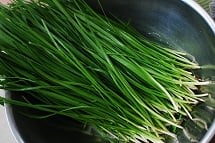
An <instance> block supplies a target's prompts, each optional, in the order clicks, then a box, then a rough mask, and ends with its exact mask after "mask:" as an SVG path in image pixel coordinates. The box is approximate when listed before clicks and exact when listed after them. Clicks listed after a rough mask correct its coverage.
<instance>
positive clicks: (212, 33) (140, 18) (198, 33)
mask: <svg viewBox="0 0 215 143" xmlns="http://www.w3.org/2000/svg"><path fill="white" fill-rule="evenodd" d="M87 2H88V3H89V4H90V5H91V6H92V7H93V8H94V9H95V10H97V11H98V12H101V8H100V6H99V5H98V3H97V1H96V0H87ZM100 2H101V5H102V6H103V9H104V10H105V13H106V15H107V16H110V17H112V18H113V17H118V18H120V19H121V20H123V21H125V22H130V23H131V25H133V26H134V27H135V28H136V29H137V30H138V31H140V32H141V33H142V34H143V35H145V36H147V37H149V38H154V39H156V40H158V41H161V42H164V43H167V44H170V45H172V47H174V48H175V49H178V50H180V51H185V52H187V53H190V54H191V55H193V56H194V57H195V60H196V61H197V62H198V63H199V64H200V65H209V64H210V65H215V25H214V23H213V21H212V19H211V18H210V17H209V16H208V15H207V13H206V12H205V11H204V10H203V9H202V8H201V7H200V6H198V5H197V4H196V3H195V2H193V1H192V0H100ZM101 13H102V12H101ZM199 74H200V75H201V76H202V77H203V78H206V79H211V80H214V75H215V73H214V70H201V71H200V73H199ZM204 90H205V91H207V92H209V93H210V94H211V97H212V98H211V99H208V102H207V103H203V104H201V105H199V106H198V107H196V108H197V109H196V112H194V113H193V115H194V117H196V118H198V119H203V120H205V121H206V124H207V126H208V128H209V127H211V128H209V130H207V129H204V128H202V127H199V126H198V124H197V123H195V122H192V121H189V120H188V121H187V122H185V123H184V127H185V129H186V130H187V132H189V134H190V135H189V136H187V135H186V134H185V133H184V132H183V131H182V132H181V133H179V134H178V140H179V142H181V143H191V142H192V141H197V142H201V141H202V143H208V142H209V140H210V139H211V137H212V136H213V134H214V132H215V127H213V125H212V123H213V120H214V117H215V110H214V108H213V105H215V102H213V98H214V94H215V87H214V86H213V85H212V86H210V87H208V88H207V89H204ZM7 94H9V93H7ZM14 95H15V94H14V93H12V94H10V96H11V97H12V98H14V97H15V96H14ZM20 110H26V109H22V108H20V107H10V106H9V107H7V111H8V118H9V122H10V124H11V128H12V131H13V132H14V134H15V136H16V138H17V140H18V143H104V141H102V140H101V139H100V138H99V137H97V133H96V131H95V130H94V129H93V128H91V127H85V126H84V125H82V124H79V123H77V122H76V121H73V120H71V119H68V118H65V117H59V116H53V117H50V118H48V119H39V120H38V119H31V118H28V117H25V116H23V115H22V114H20V113H19V112H18V111H20ZM206 133H207V134H206ZM206 135H207V136H206ZM169 142H176V141H169Z"/></svg>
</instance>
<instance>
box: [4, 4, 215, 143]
mask: <svg viewBox="0 0 215 143" xmlns="http://www.w3.org/2000/svg"><path fill="white" fill-rule="evenodd" d="M181 2H183V3H184V4H186V5H187V6H188V7H190V8H191V9H192V10H194V11H195V12H196V13H197V14H198V15H199V16H201V17H202V18H203V19H204V21H205V22H206V23H207V24H208V26H209V28H210V30H211V31H212V32H213V34H214V35H215V22H214V20H213V19H212V17H211V16H210V15H209V14H208V13H207V12H206V11H205V10H204V9H203V8H202V7H201V6H200V5H199V4H198V3H197V2H196V1H194V0H181ZM3 92H4V93H3V96H4V97H7V98H8V97H10V92H9V91H5V90H4V91H3ZM5 114H6V119H7V123H8V125H9V128H10V131H11V133H12V135H13V136H14V138H15V141H16V142H17V143H25V142H24V141H23V139H22V137H21V135H20V133H19V132H18V129H17V126H16V124H15V120H14V118H13V114H12V108H11V107H10V106H9V105H7V104H6V105H5ZM214 135H215V119H214V121H213V122H212V124H211V126H210V127H209V129H208V131H207V132H206V134H205V135H204V137H203V138H202V139H201V141H200V143H209V142H210V141H211V139H212V138H213V137H214Z"/></svg>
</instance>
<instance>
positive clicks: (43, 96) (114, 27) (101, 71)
mask: <svg viewBox="0 0 215 143" xmlns="http://www.w3.org/2000/svg"><path fill="white" fill-rule="evenodd" d="M0 50H1V52H0V75H1V77H2V79H1V83H0V84H1V88H2V89H5V90H8V91H21V92H26V93H28V94H29V95H31V97H34V98H35V99H36V100H38V101H39V102H38V103H32V102H31V101H30V100H27V99H25V101H26V102H20V101H15V100H10V99H5V98H0V100H1V102H2V103H11V104H16V105H20V106H24V107H26V108H27V107H28V108H34V109H38V110H42V111H47V115H55V114H60V115H64V116H68V117H71V118H73V119H75V120H78V121H80V122H82V123H85V124H88V125H91V126H94V127H96V128H97V129H98V131H100V133H101V135H103V136H105V137H107V138H109V139H110V140H111V139H115V140H117V142H135V143H136V142H140V141H151V142H155V143H162V142H163V141H164V138H163V137H164V136H165V135H168V136H173V137H174V136H175V135H174V132H173V129H175V128H182V127H181V126H180V124H181V122H182V121H183V120H182V119H183V118H184V117H185V116H189V117H190V118H191V115H190V114H189V112H190V111H191V110H192V107H193V105H195V104H197V103H198V102H199V101H202V99H201V97H202V96H205V94H195V92H194V90H197V85H205V84H208V82H202V81H199V80H198V79H196V77H195V76H194V75H193V73H192V72H191V71H192V70H195V69H198V68H199V66H198V64H197V63H195V62H192V61H190V60H189V59H188V58H187V54H186V53H183V52H178V51H175V50H171V49H169V47H168V46H166V45H162V44H159V43H156V42H153V41H150V40H148V39H146V38H144V37H143V36H142V35H141V34H139V33H138V32H136V31H135V30H134V29H133V28H132V27H130V26H127V25H124V24H122V23H120V22H115V21H113V20H110V19H108V18H107V17H105V16H101V15H99V14H97V13H95V12H94V11H93V10H92V9H91V8H90V7H89V6H88V5H87V4H86V3H85V2H83V1H82V0H70V1H61V0H41V1H39V2H30V3H29V2H23V1H22V0H17V1H14V2H13V3H12V4H11V5H10V6H3V5H1V6H0ZM47 117H48V116H47ZM41 118H42V117H41Z"/></svg>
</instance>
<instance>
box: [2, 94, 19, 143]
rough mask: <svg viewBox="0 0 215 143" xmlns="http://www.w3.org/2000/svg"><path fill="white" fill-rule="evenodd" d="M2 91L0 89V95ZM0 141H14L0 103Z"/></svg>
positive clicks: (8, 142) (14, 142)
mask: <svg viewBox="0 0 215 143" xmlns="http://www.w3.org/2000/svg"><path fill="white" fill-rule="evenodd" d="M2 93H3V92H2V91H0V96H1V95H2ZM0 143H16V141H15V138H14V137H13V135H12V132H11V131H10V128H9V125H8V122H7V119H6V114H5V109H4V107H3V106H1V105H0Z"/></svg>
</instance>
